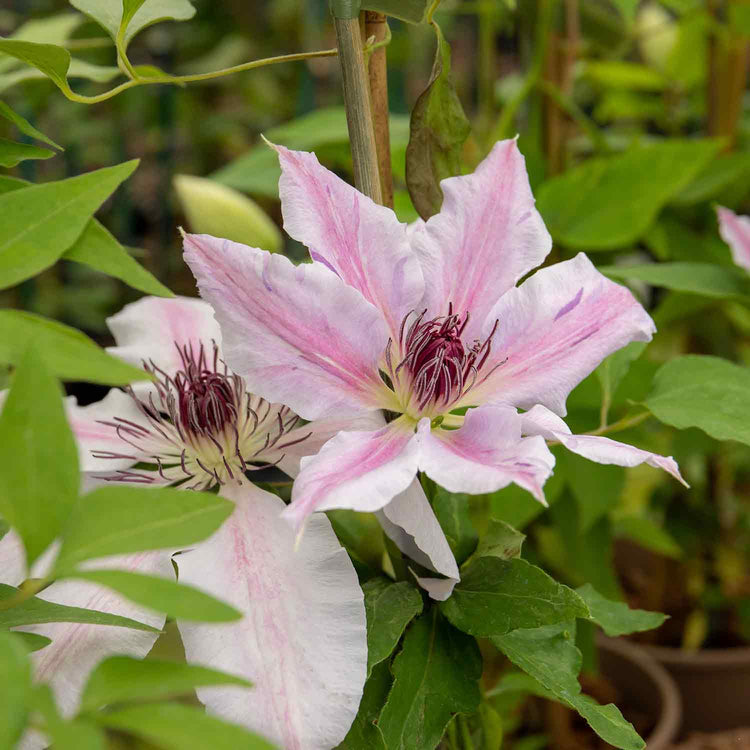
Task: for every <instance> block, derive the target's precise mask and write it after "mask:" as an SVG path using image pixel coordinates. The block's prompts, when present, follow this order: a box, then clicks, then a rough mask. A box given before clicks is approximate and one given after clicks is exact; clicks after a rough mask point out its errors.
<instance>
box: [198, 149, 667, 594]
mask: <svg viewBox="0 0 750 750" xmlns="http://www.w3.org/2000/svg"><path fill="white" fill-rule="evenodd" d="M275 148H276V150H277V151H278V153H279V158H280V161H281V166H282V177H281V181H280V183H279V193H280V196H281V203H282V211H283V216H284V227H285V229H286V230H287V232H288V233H289V234H290V235H291V236H292V237H293V238H295V239H296V240H299V241H300V242H302V243H304V244H305V245H306V246H307V247H308V248H309V251H310V256H311V258H312V263H310V264H302V265H300V266H297V267H295V266H294V265H292V263H291V262H290V261H289V260H288V259H286V258H284V257H282V256H280V255H271V254H269V253H267V252H264V251H261V250H258V249H254V248H250V247H246V246H244V245H240V244H238V243H234V242H230V241H227V240H221V239H216V238H214V237H210V236H207V235H187V236H186V237H185V259H186V260H187V262H188V264H189V265H190V267H191V268H192V270H193V272H194V274H195V276H196V278H197V280H198V286H199V288H200V291H201V294H202V296H203V298H204V299H206V300H208V301H209V302H210V303H211V305H212V306H213V308H214V310H215V311H216V317H217V320H218V322H219V324H220V326H221V329H222V335H223V341H224V353H225V356H226V358H227V361H228V363H229V364H230V366H231V367H232V368H233V370H234V371H235V372H238V373H240V374H241V375H242V376H243V377H244V378H245V379H246V381H247V383H248V386H249V387H250V388H251V389H252V390H253V391H254V392H257V393H259V394H261V395H263V396H264V397H265V398H268V399H270V400H272V401H280V402H283V403H286V404H288V405H289V406H290V407H291V408H292V409H293V410H294V411H295V412H296V413H297V414H299V415H300V416H302V417H303V418H305V419H309V420H314V419H319V418H322V417H332V416H336V417H342V416H350V417H360V418H361V416H362V415H363V414H369V415H371V416H372V417H373V418H374V419H377V420H379V422H378V424H377V426H376V428H375V429H370V430H362V429H346V430H342V431H341V432H339V433H338V434H337V435H336V436H334V437H333V438H332V439H331V440H329V441H328V442H327V443H326V444H325V445H323V447H322V449H321V450H320V451H319V452H318V453H317V455H315V456H310V457H306V458H303V459H302V462H301V471H300V473H299V475H298V477H297V479H296V481H295V484H294V489H293V494H292V503H291V505H290V506H289V507H288V508H287V509H286V511H285V515H286V516H287V517H289V518H290V519H291V520H292V521H293V522H294V524H295V525H296V526H297V527H301V526H302V524H303V522H304V521H305V519H306V518H307V517H308V516H309V515H310V514H311V513H312V512H313V511H318V510H326V509H329V508H353V509H356V510H360V511H378V510H380V509H383V513H384V514H385V515H386V516H387V517H388V521H389V522H391V523H392V524H395V526H402V528H404V529H406V527H407V526H408V527H409V528H410V529H413V528H415V527H418V522H417V521H415V518H414V516H415V514H417V513H421V512H422V510H421V509H420V506H419V505H417V504H414V505H409V503H405V502H403V501H399V503H398V507H397V512H395V513H394V512H393V510H392V509H391V505H392V504H393V501H394V498H400V497H402V496H401V495H400V493H403V492H404V491H405V490H407V488H409V487H411V486H413V483H414V481H415V476H416V475H417V472H418V471H422V472H424V473H426V474H427V475H428V476H429V477H431V478H432V479H433V480H435V481H436V482H437V483H438V484H440V485H442V486H443V487H445V488H446V489H447V490H449V491H451V492H467V493H487V492H494V491H496V490H498V489H500V488H502V487H505V486H506V485H508V484H509V483H511V482H515V483H516V484H518V485H520V486H521V487H523V488H525V489H527V490H528V491H529V492H531V493H532V494H533V495H534V496H535V497H536V498H537V499H538V500H539V501H541V502H544V495H543V490H542V487H543V485H544V482H545V480H546V479H547V478H548V477H549V476H550V474H551V472H552V470H553V467H554V457H553V455H552V454H551V452H550V451H549V449H548V447H547V444H546V440H550V441H559V442H561V443H562V444H563V445H565V446H566V447H567V448H568V449H569V450H572V451H574V452H576V453H579V454H581V455H583V456H586V457H587V458H589V459H591V460H593V461H597V462H600V463H614V464H619V465H623V466H634V465H636V464H640V463H644V462H645V463H648V464H651V465H653V466H657V467H660V468H663V469H665V470H666V471H668V472H670V473H671V474H673V475H674V476H675V477H677V478H678V479H680V474H679V470H678V468H677V465H676V463H675V462H674V461H673V460H672V459H671V458H667V457H663V456H658V455H655V454H652V453H648V452H646V451H642V450H639V449H638V448H635V447H633V446H630V445H625V444H623V443H618V442H615V441H613V440H610V439H608V438H605V437H594V436H575V435H572V434H571V433H570V430H569V429H568V427H567V426H566V425H565V423H564V422H563V420H562V419H561V417H563V416H565V413H566V409H565V402H566V399H567V396H568V394H569V393H570V391H571V390H572V389H573V388H574V387H575V386H576V385H577V384H578V383H579V382H580V381H581V380H582V379H583V378H584V377H586V376H587V375H588V374H589V373H590V372H591V371H592V370H593V369H594V368H595V367H596V366H597V365H598V364H599V363H600V362H601V361H602V360H603V359H604V358H605V357H606V356H607V355H609V354H611V353H612V352H614V351H616V350H617V349H619V348H621V347H623V346H625V345H626V344H628V343H629V342H631V341H648V340H650V338H651V336H652V334H653V332H654V330H655V328H654V324H653V321H652V320H651V318H650V317H649V315H648V314H647V313H646V311H645V310H644V309H643V308H642V307H641V305H640V304H638V302H637V301H636V300H635V299H634V297H633V296H632V294H631V293H630V292H629V291H628V290H627V289H625V288H624V287H622V286H619V285H618V284H615V283H613V282H612V281H609V280H608V279H606V278H605V277H604V276H603V275H602V274H601V273H599V272H598V271H597V270H596V268H594V266H593V264H592V263H591V262H590V261H589V259H588V258H587V257H586V256H585V255H584V254H579V255H578V256H576V257H575V258H573V259H571V260H567V261H564V262H561V263H558V264H556V265H553V266H550V267H548V268H543V269H541V270H538V271H537V272H536V273H535V274H534V275H533V276H531V277H530V278H529V279H527V280H526V281H525V282H524V283H523V284H522V285H521V286H519V287H516V283H517V282H518V281H519V280H520V279H521V278H522V277H524V276H525V275H526V274H528V273H529V272H530V271H531V270H532V269H534V268H535V267H536V266H538V265H539V264H540V263H542V261H543V260H544V259H545V257H546V256H547V254H548V252H549V251H550V249H551V245H552V241H551V238H550V235H549V233H548V232H547V230H546V228H545V226H544V223H543V221H542V218H541V216H540V215H539V213H538V212H537V210H536V208H535V206H534V199H533V196H532V193H531V189H530V186H529V182H528V177H527V174H526V169H525V164H524V160H523V157H522V155H521V154H520V152H519V151H518V148H517V145H516V142H515V141H514V140H508V141H502V142H499V143H497V144H496V145H495V147H494V148H493V149H492V151H491V153H490V154H489V155H488V156H487V157H486V159H485V160H484V161H483V162H482V163H481V164H480V165H479V166H478V167H477V169H476V171H475V172H474V173H473V174H470V175H465V176H459V177H452V178H449V179H446V180H443V182H442V183H441V187H442V190H443V194H444V202H443V206H442V210H441V212H440V213H439V214H438V215H436V216H433V217H432V218H430V219H429V220H428V221H427V222H417V223H416V224H414V225H411V226H409V227H407V226H406V225H404V224H401V223H399V221H398V220H397V218H396V216H395V214H394V213H393V212H392V211H391V210H389V209H387V208H384V207H382V206H378V205H376V204H375V203H373V202H372V201H371V200H369V199H368V198H367V197H365V196H364V195H362V194H360V193H359V192H357V191H356V190H355V189H354V188H352V187H351V186H349V185H348V184H346V183H345V182H343V181H342V180H341V179H339V178H338V177H337V176H336V175H334V174H332V173H331V172H329V171H328V170H327V169H325V168H323V167H322V166H321V165H320V164H319V163H318V160H317V158H316V157H315V155H314V154H311V153H305V152H297V151H290V150H287V149H286V148H283V147H278V146H277V147H275ZM519 409H520V410H523V412H522V413H521V412H519ZM386 529H388V527H387V526H386ZM407 531H408V529H407ZM409 533H411V534H412V536H413V532H409ZM407 535H408V534H407ZM414 541H416V543H417V545H419V540H418V539H416V538H415V540H414ZM422 549H423V550H424V551H426V552H428V550H427V549H425V547H422ZM450 588H451V587H450V586H448V587H445V588H444V589H442V590H441V591H439V592H438V594H437V595H438V596H439V598H444V597H445V596H447V595H449V593H450ZM433 595H435V594H433Z"/></svg>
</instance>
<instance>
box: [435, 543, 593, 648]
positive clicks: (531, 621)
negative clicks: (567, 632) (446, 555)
mask: <svg viewBox="0 0 750 750" xmlns="http://www.w3.org/2000/svg"><path fill="white" fill-rule="evenodd" d="M440 609H441V611H442V612H443V614H444V615H445V616H446V617H447V618H448V619H449V620H450V621H451V622H452V623H453V624H454V625H455V626H456V627H457V628H459V629H460V630H463V631H464V632H465V633H469V634H470V635H475V636H484V637H489V636H493V635H500V634H502V633H507V632H509V631H511V630H516V629H517V628H534V627H540V626H542V625H551V624H553V623H558V622H562V621H564V620H570V619H571V618H575V617H583V618H586V617H588V614H589V612H588V609H587V607H586V604H585V603H584V601H583V599H581V597H580V596H578V594H576V592H575V591H573V589H570V588H568V587H567V586H563V585H562V584H560V583H558V582H557V581H555V580H554V579H553V578H551V577H550V576H548V575H547V574H546V573H545V572H544V571H543V570H542V569H541V568H537V567H536V566H535V565H532V564H531V563H529V562H527V561H526V560H521V559H520V558H517V559H512V560H502V559H500V558H499V557H479V558H475V559H474V560H473V561H472V562H471V564H470V565H468V566H467V568H466V570H464V571H462V573H461V581H460V583H458V585H457V586H456V588H455V589H453V595H452V596H451V598H450V599H448V600H447V601H445V602H441V604H440Z"/></svg>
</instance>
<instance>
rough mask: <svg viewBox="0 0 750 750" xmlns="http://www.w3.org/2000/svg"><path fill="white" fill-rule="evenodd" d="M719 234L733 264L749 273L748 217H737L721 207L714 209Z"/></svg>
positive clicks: (749, 236)
mask: <svg viewBox="0 0 750 750" xmlns="http://www.w3.org/2000/svg"><path fill="white" fill-rule="evenodd" d="M716 213H717V215H718V217H719V234H720V235H721V239H723V240H724V242H726V243H727V245H729V249H730V250H731V251H732V259H733V260H734V262H735V263H736V264H737V265H738V266H740V267H742V268H745V269H747V270H748V271H750V216H738V215H737V214H736V213H734V211H730V210H729V209H728V208H724V207H723V206H717V207H716Z"/></svg>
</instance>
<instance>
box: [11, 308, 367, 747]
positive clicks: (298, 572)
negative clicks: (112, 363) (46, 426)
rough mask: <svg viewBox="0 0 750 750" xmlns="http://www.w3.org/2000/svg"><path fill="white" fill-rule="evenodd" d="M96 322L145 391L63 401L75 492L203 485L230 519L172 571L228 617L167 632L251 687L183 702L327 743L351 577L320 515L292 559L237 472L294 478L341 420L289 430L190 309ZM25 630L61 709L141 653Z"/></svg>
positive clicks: (356, 612) (333, 723)
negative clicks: (140, 376)
mask: <svg viewBox="0 0 750 750" xmlns="http://www.w3.org/2000/svg"><path fill="white" fill-rule="evenodd" d="M108 324H109V326H110V328H111V329H112V332H113V334H114V336H115V339H116V341H117V344H118V346H116V347H114V348H113V349H111V350H110V351H111V352H112V353H113V354H116V355H118V356H120V357H122V358H123V359H126V360H127V361H129V362H131V363H133V364H143V365H144V367H145V369H146V370H147V371H148V372H149V373H151V374H153V375H155V376H156V377H157V380H156V381H155V382H142V383H139V384H137V385H136V386H134V387H133V389H131V390H129V392H127V393H125V392H123V391H120V390H117V389H113V390H112V391H110V392H109V394H108V395H107V396H106V397H105V398H104V399H103V400H102V401H100V402H98V403H95V404H91V405H89V406H83V407H80V406H77V405H76V404H75V402H74V401H72V400H69V401H68V403H67V409H68V415H69V419H70V422H71V426H72V428H73V431H74V433H75V435H76V438H77V441H78V445H79V452H80V463H81V467H82V470H83V471H84V472H85V474H86V477H87V481H88V482H92V481H98V482H102V481H109V482H121V483H136V484H144V485H167V484H178V486H180V487H184V488H195V489H202V488H207V487H212V486H216V485H218V486H219V492H220V494H221V495H222V496H223V497H225V498H227V499H229V500H231V501H232V502H233V503H234V504H235V506H236V507H235V510H234V512H233V513H232V515H231V516H230V517H229V518H228V519H227V521H225V523H224V524H223V525H222V527H221V528H220V529H219V530H218V531H217V532H216V533H215V534H214V535H213V536H212V537H210V538H209V539H207V540H205V541H204V542H202V543H200V544H198V545H196V546H195V548H194V549H191V550H189V551H186V552H182V553H181V554H180V555H178V556H176V557H175V558H174V560H175V562H176V563H177V565H178V568H179V577H180V581H182V582H184V583H188V584H192V585H194V586H197V587H198V588H201V589H203V590H205V591H208V592H209V593H211V594H213V595H214V596H218V597H219V598H221V599H224V600H226V601H228V602H230V603H231V604H232V605H233V606H234V607H235V608H236V609H238V610H239V611H240V612H242V613H243V617H242V619H241V620H239V621H237V622H232V623H226V624H216V623H211V624H203V623H196V622H187V621H178V627H179V630H180V634H181V637H182V641H183V643H184V646H185V653H186V656H187V659H188V660H189V661H191V662H197V663H200V664H205V665H208V666H211V667H215V668H217V669H222V670H225V671H227V672H230V673H233V674H239V675H241V676H243V677H246V678H247V679H249V680H251V681H252V682H253V683H254V687H253V688H252V689H250V690H247V689H243V688H226V687H214V688H199V689H198V691H197V692H198V697H199V698H200V699H201V701H203V703H205V704H206V706H207V707H208V708H209V710H211V711H212V712H214V713H216V714H218V715H220V716H222V717H224V718H226V719H229V720H231V721H234V722H236V723H239V724H243V725H245V726H247V727H249V728H250V729H253V730H254V731H256V732H259V733H260V734H263V735H264V736H266V737H268V738H269V739H271V740H272V741H274V742H277V743H279V744H280V746H281V747H284V748H289V749H291V750H302V749H304V750H307V749H308V748H310V749H312V750H316V749H318V750H323V749H324V748H325V749H326V750H327V749H328V748H331V747H333V746H335V745H337V744H338V743H339V742H341V740H343V738H344V737H345V735H346V733H347V731H348V729H349V727H350V726H351V723H352V721H353V720H354V717H355V715H356V713H357V710H358V707H359V702H360V699H361V696H362V689H363V686H364V681H365V673H366V666H367V639H366V619H365V610H364V600H363V594H362V590H361V588H360V586H359V583H358V580H357V575H356V573H355V570H354V567H353V565H352V563H351V561H350V559H349V556H348V554H347V552H346V550H345V549H344V548H343V547H342V546H341V545H340V544H339V542H338V540H337V538H336V536H335V534H334V532H333V529H332V528H331V525H330V523H329V522H328V519H327V518H326V517H325V516H324V515H323V514H318V515H317V516H316V518H315V519H312V524H311V527H310V529H309V530H308V533H307V534H306V535H305V538H304V539H302V540H301V543H299V544H298V545H297V546H296V547H295V533H294V530H293V529H292V528H291V527H290V526H289V524H288V523H286V522H285V521H284V520H283V519H282V518H281V513H282V511H283V510H284V508H285V505H284V502H283V501H282V500H281V499H280V498H279V497H277V496H276V495H273V494H271V493H269V492H266V491H264V490H262V489H260V488H259V487H256V486H255V485H254V484H252V482H251V481H248V480H247V479H246V477H245V473H246V472H248V471H251V470H252V469H255V468H263V467H267V466H269V465H275V464H278V465H280V466H283V467H284V468H285V469H286V470H288V471H290V472H292V473H294V472H295V471H296V470H297V468H298V465H299V456H300V455H301V453H302V452H303V451H304V450H310V451H312V452H315V451H316V450H317V449H318V448H319V447H320V445H321V444H322V442H324V441H325V440H327V439H328V437H330V436H331V435H332V434H335V433H336V432H338V430H340V429H341V426H342V425H341V423H337V422H325V421H321V422H319V423H316V424H315V425H309V426H305V427H304V428H299V427H297V423H298V419H297V417H296V415H294V414H292V413H291V412H290V411H289V409H288V408H286V407H282V406H279V405H275V404H271V403H268V402H266V401H264V400H263V399H261V398H259V397H257V396H254V395H252V394H251V393H250V392H249V391H248V390H247V388H246V385H245V382H244V381H243V379H242V378H240V377H239V376H237V375H235V374H233V373H232V372H231V371H229V370H228V369H227V368H226V366H225V365H224V364H223V360H222V355H221V332H220V330H219V328H218V325H217V324H216V322H215V320H214V318H213V312H212V310H211V308H210V306H209V305H208V304H207V303H205V302H202V301H201V300H195V299H188V298H177V299H160V298H155V297H147V298H144V299H142V300H140V301H139V302H136V303H133V304H131V305H128V306H127V307H125V308H124V310H122V311H121V312H120V313H118V314H117V315H115V316H114V317H113V318H110V319H109V320H108ZM302 446H306V447H305V448H303V447H302ZM295 451H296V453H295ZM144 464H145V466H144ZM251 476H252V475H251ZM174 551H175V550H171V551H165V552H163V553H144V554H142V555H132V556H128V557H127V558H125V559H122V560H121V565H120V566H121V567H128V568H129V569H132V570H139V571H140V572H152V573H154V572H156V573H157V574H161V575H164V576H167V575H172V576H173V575H174V571H173V570H172V565H171V561H170V556H171V552H174ZM24 578H25V573H24V571H23V553H22V548H21V546H20V543H19V542H18V539H17V537H16V535H15V534H13V533H12V532H11V533H10V534H8V535H6V537H5V538H3V539H2V540H0V581H2V582H4V583H9V584H11V585H18V583H20V582H21V581H22V580H23V579H24ZM6 579H7V580H6ZM40 596H41V597H42V598H48V597H49V599H50V600H51V601H55V602H58V603H61V604H70V605H75V606H85V607H90V608H94V609H103V610H105V611H110V612H114V613H117V614H125V615H128V616H130V617H132V618H135V619H139V620H142V621H144V622H147V623H148V624H151V625H154V626H156V627H162V626H163V624H164V616H163V615H161V616H159V615H156V614H155V613H153V612H151V613H148V612H147V611H146V610H143V608H136V607H134V606H131V605H129V604H128V603H127V602H125V601H124V600H122V599H121V598H120V597H118V596H115V595H113V594H110V593H109V592H108V591H107V590H105V589H103V588H101V587H97V586H93V585H91V584H80V583H79V582H77V581H63V582H61V583H54V584H53V585H52V586H50V587H49V588H48V589H46V590H45V591H44V592H42V593H41V594H40ZM34 630H35V632H39V633H41V634H44V635H49V636H50V637H52V638H53V643H52V644H51V645H49V646H47V647H46V648H44V649H42V650H41V651H39V652H38V653H37V654H36V655H35V657H36V658H37V673H38V676H39V677H44V678H46V679H48V680H49V681H51V683H52V686H53V689H54V690H55V692H56V693H57V696H58V700H59V701H60V703H61V705H62V706H63V707H65V708H66V709H67V710H73V709H74V708H75V705H76V703H77V700H78V695H79V694H80V690H81V688H82V686H83V683H84V682H85V679H86V676H87V674H88V672H89V671H90V670H91V668H92V667H93V666H94V665H95V663H96V662H98V661H99V660H100V659H101V658H103V657H104V656H107V655H110V654H113V653H129V654H132V655H135V656H145V655H146V654H147V653H148V651H149V650H150V648H151V646H152V645H153V643H154V640H155V638H156V636H155V635H154V634H153V633H147V632H146V633H144V632H140V631H130V630H123V629H122V628H115V627H103V626H99V625H68V624H51V625H44V626H37V627H35V628H34Z"/></svg>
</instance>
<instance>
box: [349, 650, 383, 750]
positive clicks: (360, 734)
mask: <svg viewBox="0 0 750 750" xmlns="http://www.w3.org/2000/svg"><path fill="white" fill-rule="evenodd" d="M392 682H393V680H392V678H391V670H390V667H389V665H388V662H387V661H384V662H381V663H380V664H377V665H376V666H375V667H373V669H372V672H371V673H370V676H369V677H368V678H367V682H365V689H364V693H363V694H362V700H361V701H360V703H359V711H357V716H356V717H355V719H354V722H353V723H352V725H351V727H350V729H349V731H348V732H347V735H346V737H345V738H344V741H343V742H342V743H341V744H340V745H338V746H337V747H336V750H386V746H385V740H384V739H383V733H382V732H381V731H380V728H379V727H378V725H377V721H378V719H379V717H380V713H381V711H382V710H383V706H384V705H385V702H386V699H387V698H388V692H389V691H390V689H391V684H392Z"/></svg>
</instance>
